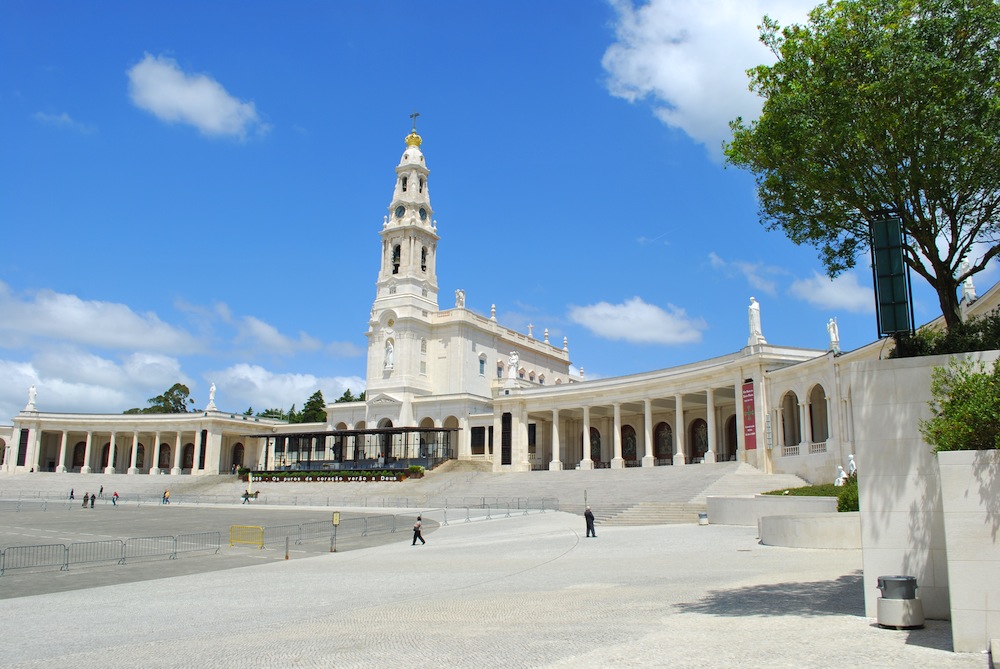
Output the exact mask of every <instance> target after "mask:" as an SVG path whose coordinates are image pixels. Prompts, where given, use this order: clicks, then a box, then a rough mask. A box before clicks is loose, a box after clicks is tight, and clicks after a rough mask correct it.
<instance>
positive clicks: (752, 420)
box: [743, 381, 757, 451]
mask: <svg viewBox="0 0 1000 669" xmlns="http://www.w3.org/2000/svg"><path fill="white" fill-rule="evenodd" d="M753 400H754V398H753V381H751V382H749V383H744V384H743V442H744V444H746V450H748V451H753V450H756V448H757V414H756V412H755V411H754V401H753Z"/></svg>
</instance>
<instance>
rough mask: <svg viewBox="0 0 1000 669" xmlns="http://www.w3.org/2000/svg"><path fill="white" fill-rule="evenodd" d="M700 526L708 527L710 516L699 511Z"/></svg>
mask: <svg viewBox="0 0 1000 669" xmlns="http://www.w3.org/2000/svg"><path fill="white" fill-rule="evenodd" d="M698 524H699V525H708V514H707V513H705V512H704V511H699V512H698Z"/></svg>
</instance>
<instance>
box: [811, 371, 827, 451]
mask: <svg viewBox="0 0 1000 669" xmlns="http://www.w3.org/2000/svg"><path fill="white" fill-rule="evenodd" d="M809 424H810V427H811V428H812V439H811V441H812V443H814V444H819V443H822V442H825V441H826V440H827V439H829V438H830V424H829V422H828V420H827V415H826V391H824V390H823V386H821V385H819V384H817V385H815V386H813V388H812V390H810V391H809Z"/></svg>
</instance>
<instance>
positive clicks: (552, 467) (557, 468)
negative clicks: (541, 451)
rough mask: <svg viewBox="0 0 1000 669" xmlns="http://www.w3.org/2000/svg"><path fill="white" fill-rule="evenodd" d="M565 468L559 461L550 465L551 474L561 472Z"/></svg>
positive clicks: (554, 461)
mask: <svg viewBox="0 0 1000 669" xmlns="http://www.w3.org/2000/svg"><path fill="white" fill-rule="evenodd" d="M562 468H563V463H561V462H559V461H558V460H553V461H552V462H550V463H549V471H551V472H561V471H562Z"/></svg>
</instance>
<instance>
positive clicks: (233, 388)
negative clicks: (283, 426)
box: [206, 363, 365, 412]
mask: <svg viewBox="0 0 1000 669" xmlns="http://www.w3.org/2000/svg"><path fill="white" fill-rule="evenodd" d="M206 378H211V379H212V381H213V382H214V383H215V384H216V387H217V389H218V394H217V395H216V403H217V404H219V406H220V407H222V406H226V407H228V408H229V410H231V411H241V412H242V411H244V410H246V408H247V407H250V406H252V407H253V409H254V412H257V411H263V410H265V409H284V410H286V411H287V410H288V409H290V408H291V406H292V405H293V404H294V405H295V406H296V408H297V409H301V408H302V405H303V404H304V403H305V401H306V400H307V399H309V396H310V395H312V394H313V393H314V392H316V391H317V390H322V391H323V398H324V399H325V400H326V401H327V402H332V401H333V400H335V399H337V398H338V397H340V396H341V395H343V394H344V391H345V390H347V389H348V388H350V390H351V392H352V393H353V394H355V395H357V394H359V393H360V392H361V391H363V390H364V389H365V380H364V379H362V378H360V377H357V376H337V377H317V376H314V375H312V374H291V373H285V374H279V373H275V372H271V371H269V370H267V369H264V368H263V367H261V366H259V365H249V364H245V363H241V364H237V365H233V366H231V367H228V368H226V369H223V370H220V371H217V372H209V373H208V374H207V376H206Z"/></svg>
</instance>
